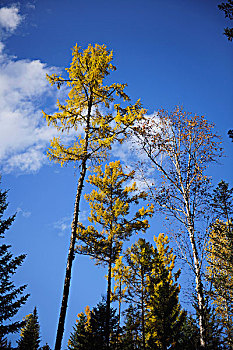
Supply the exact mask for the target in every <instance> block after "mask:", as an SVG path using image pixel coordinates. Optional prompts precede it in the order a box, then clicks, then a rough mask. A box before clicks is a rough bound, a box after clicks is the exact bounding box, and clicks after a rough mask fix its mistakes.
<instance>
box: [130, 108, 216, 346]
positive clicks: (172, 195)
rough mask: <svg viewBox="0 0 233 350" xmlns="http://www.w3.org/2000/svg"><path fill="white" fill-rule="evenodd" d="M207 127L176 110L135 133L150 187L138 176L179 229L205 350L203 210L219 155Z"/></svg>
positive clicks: (201, 120)
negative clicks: (150, 177)
mask: <svg viewBox="0 0 233 350" xmlns="http://www.w3.org/2000/svg"><path fill="white" fill-rule="evenodd" d="M213 127H214V126H213V124H211V123H209V122H208V121H207V120H206V119H205V118H204V117H203V116H198V115H196V114H195V115H193V114H192V113H186V112H185V111H184V110H183V108H180V107H177V108H175V109H174V111H172V112H171V113H169V112H168V111H165V110H163V109H162V110H159V111H158V113H157V114H156V115H155V116H154V117H153V118H147V119H146V120H145V121H144V122H143V123H141V124H140V125H139V126H138V128H137V129H135V135H136V136H137V143H139V145H140V148H141V150H142V152H143V154H144V155H146V158H147V160H148V163H146V166H147V167H148V166H149V167H150V168H151V169H152V173H153V171H154V178H153V179H154V180H153V181H152V182H153V184H152V185H151V184H150V183H149V182H148V181H147V176H146V173H145V172H143V171H142V176H143V177H144V179H145V181H146V182H147V184H148V188H149V192H150V195H151V198H153V200H154V202H155V203H156V204H157V207H158V208H159V209H161V211H162V212H163V213H165V214H166V219H168V220H169V219H172V220H173V222H172V223H173V225H174V223H175V221H174V219H175V220H177V221H176V222H177V223H178V224H179V225H180V231H179V234H177V235H176V241H177V244H178V246H179V248H180V251H181V255H182V257H183V259H185V260H186V261H187V262H188V264H189V266H190V268H191V269H192V271H193V273H194V276H195V282H196V295H197V300H198V315H199V327H200V343H201V346H202V348H205V300H204V293H203V279H202V266H203V257H204V250H205V243H206V241H205V240H206V233H205V229H204V228H203V227H204V225H203V222H204V219H205V218H206V217H207V215H208V213H207V212H208V210H209V208H208V206H207V204H208V200H207V199H208V192H209V186H210V179H209V178H208V177H207V175H206V169H207V167H208V165H210V164H211V163H213V162H215V161H217V159H218V157H219V156H220V155H221V147H220V142H219V139H218V137H217V136H216V135H215V134H214V132H213ZM141 169H142V165H140V170H141ZM158 174H160V175H161V177H160V179H161V182H159V176H157V175H158ZM155 184H156V185H155ZM200 223H201V225H200Z"/></svg>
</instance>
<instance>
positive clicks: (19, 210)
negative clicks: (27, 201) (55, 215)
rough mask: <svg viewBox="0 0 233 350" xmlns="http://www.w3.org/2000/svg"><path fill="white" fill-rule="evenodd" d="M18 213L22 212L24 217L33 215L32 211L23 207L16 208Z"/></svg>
mask: <svg viewBox="0 0 233 350" xmlns="http://www.w3.org/2000/svg"><path fill="white" fill-rule="evenodd" d="M16 212H17V213H20V214H21V215H22V216H23V217H24V218H26V219H27V218H29V217H30V216H31V212H30V211H28V210H24V209H22V208H17V210H16Z"/></svg>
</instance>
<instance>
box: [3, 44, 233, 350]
mask: <svg viewBox="0 0 233 350" xmlns="http://www.w3.org/2000/svg"><path fill="white" fill-rule="evenodd" d="M72 53H73V58H72V62H71V65H70V67H69V68H67V73H68V74H67V76H66V77H61V76H58V75H56V74H53V75H51V76H48V80H49V81H50V83H51V84H52V85H56V86H57V88H58V89H60V88H62V87H63V86H67V87H68V89H69V94H68V97H67V99H66V100H65V102H59V101H58V103H57V106H58V112H57V113H54V114H53V115H48V114H46V113H45V112H43V113H44V117H45V118H46V120H47V122H48V125H51V126H53V127H55V128H56V129H57V131H58V133H59V134H60V136H59V137H57V138H54V139H53V140H51V146H50V148H49V150H48V156H49V158H50V159H51V160H53V161H55V162H57V163H60V164H61V166H63V165H64V164H68V163H73V164H74V166H75V168H77V169H78V170H79V174H80V175H79V178H78V183H77V190H76V196H75V205H74V213H73V221H72V225H71V237H70V247H69V252H68V256H67V264H66V272H65V281H64V287H63V296H62V302H61V309H60V316H59V320H58V328H57V335H56V343H55V347H54V349H55V350H59V349H61V346H62V338H63V333H64V329H65V318H66V313H67V306H68V297H69V290H70V282H71V272H72V264H73V261H74V258H75V256H77V255H78V254H83V255H87V256H90V257H91V258H92V259H93V260H94V261H95V263H96V265H103V266H105V267H106V269H107V290H106V298H103V299H102V301H100V303H99V304H98V305H97V306H96V307H94V308H93V310H90V308H89V307H87V308H86V309H85V311H84V312H81V313H80V314H79V315H78V318H77V321H76V324H75V326H74V328H73V331H72V333H71V335H70V339H69V343H68V345H67V346H68V349H69V350H71V349H74V350H75V349H77V350H78V349H128V350H131V349H132V350H133V349H142V350H146V349H162V350H165V349H167V350H168V349H184V350H185V349H186V348H187V349H188V348H189V349H206V350H207V349H233V325H232V321H233V314H232V310H233V309H232V302H233V295H232V278H233V270H232V259H233V249H232V244H233V237H232V232H233V231H232V220H231V216H232V196H233V190H232V189H230V188H229V185H228V184H227V183H225V182H224V181H221V182H220V183H219V184H218V186H217V187H216V189H215V190H213V189H212V185H211V179H210V177H209V176H207V169H208V167H209V165H210V164H213V163H214V162H217V160H218V158H219V157H221V155H222V148H221V141H220V139H219V137H218V136H217V135H216V134H215V132H214V125H213V124H211V123H209V122H208V121H207V120H206V119H205V117H204V116H198V115H196V114H193V113H188V112H186V111H184V109H183V108H182V107H179V106H177V107H175V108H174V110H172V111H166V110H164V109H161V110H159V111H158V112H157V113H156V114H155V115H154V116H153V117H148V116H147V115H146V110H145V109H144V108H143V107H142V105H141V103H140V101H139V100H138V101H137V102H136V103H135V104H131V103H130V98H129V96H128V95H127V94H126V93H125V88H126V84H121V83H118V82H117V83H112V84H108V85H105V84H107V83H106V77H108V76H109V75H110V73H111V72H112V71H114V70H116V67H115V66H114V65H113V64H112V59H113V54H112V52H110V51H108V50H107V48H106V46H105V45H102V46H101V45H98V44H96V45H95V46H92V45H89V46H88V48H87V49H85V50H82V49H81V48H80V47H78V46H77V45H76V46H75V47H74V48H73V51H72ZM109 80H110V79H109V77H108V79H107V81H108V82H109ZM70 130H74V131H75V132H76V136H75V138H74V139H73V141H72V142H70V143H68V144H65V143H64V142H63V135H66V133H69V131H70ZM125 141H130V142H131V144H132V145H133V147H135V148H136V152H137V153H138V154H140V155H141V157H140V156H139V157H138V159H139V160H138V161H135V163H134V171H127V168H126V167H125V165H124V164H122V163H121V161H120V160H114V155H113V154H112V153H111V149H112V145H113V144H116V143H118V144H122V143H123V142H125ZM110 159H113V161H109V160H110ZM140 159H142V160H140ZM87 173H90V175H89V178H88V179H87ZM85 181H87V182H88V183H89V184H90V185H91V186H92V187H93V190H92V191H91V193H89V194H87V193H86V194H83V188H84V183H85ZM139 182H140V184H143V188H144V190H141V189H140V186H138V185H137V184H139ZM1 193H2V197H1V198H0V205H1V207H0V208H1V212H0V214H1V216H0V219H1V221H0V222H1V226H0V229H1V231H0V233H1V235H2V236H4V232H5V230H7V229H8V228H9V226H10V224H11V223H12V222H13V220H14V216H13V217H10V218H9V219H7V220H3V219H2V215H3V213H4V211H5V209H6V205H7V204H6V192H4V191H3V192H1ZM83 196H84V198H85V199H86V200H87V202H88V203H89V206H90V215H89V218H88V219H89V222H90V225H89V226H87V227H85V226H84V225H83V224H82V223H81V222H80V221H79V213H80V201H81V198H82V197H83ZM156 212H161V213H162V214H164V216H165V220H166V221H167V223H168V224H169V225H168V226H169V230H168V233H167V235H164V234H159V235H158V237H155V238H154V243H153V244H151V242H148V241H147V240H146V239H142V238H139V239H138V240H137V241H136V242H135V243H133V244H132V245H131V247H128V248H127V244H125V242H127V241H129V240H130V238H131V237H132V236H135V234H138V233H141V232H146V231H147V230H148V228H149V227H150V222H151V221H152V220H155V218H153V215H154V213H156ZM171 240H172V241H173V242H175V243H176V247H177V248H176V250H177V257H176V255H175V254H174V252H173V249H172V248H171V243H170V241H171ZM2 247H3V248H1V251H0V254H1V260H0V268H1V269H2V273H1V283H2V286H1V293H0V294H1V301H0V322H1V323H0V339H1V342H2V344H3V345H2V346H5V348H10V347H11V345H9V344H8V342H7V340H6V336H7V334H9V333H11V332H15V331H18V330H19V329H20V328H21V337H20V339H19V341H18V348H19V349H38V348H39V343H40V341H39V323H38V317H37V311H36V309H35V310H34V312H33V313H32V314H30V315H29V316H28V317H26V318H25V319H24V320H23V321H22V322H16V323H13V324H11V323H7V321H9V322H10V319H11V317H12V316H13V315H15V314H16V313H17V311H18V309H19V308H20V307H21V305H23V304H24V303H25V302H26V300H27V298H28V295H23V292H24V289H25V286H22V287H20V288H19V289H17V288H16V287H15V286H14V285H13V284H12V282H11V281H10V278H11V276H12V275H13V274H14V273H15V271H16V269H17V267H18V266H20V265H21V264H22V262H23V260H24V258H25V256H24V255H22V256H20V257H18V258H13V257H12V255H11V254H10V253H9V252H8V249H9V248H10V247H9V246H4V245H3V246H2ZM178 258H180V259H182V260H183V261H185V262H186V265H187V267H186V269H185V271H186V273H187V271H188V272H189V273H190V274H191V275H192V279H193V284H194V285H193V288H192V290H191V291H190V295H189V301H190V305H192V306H193V308H194V310H195V313H193V314H192V315H191V314H190V313H188V312H187V311H186V310H184V309H183V308H182V306H181V304H180V301H179V292H180V288H181V287H180V285H179V284H178V278H179V275H180V273H181V271H180V270H179V269H177V268H176V265H175V263H176V260H177V259H178ZM4 276H5V277H4ZM4 283H5V285H4ZM80 292H81V291H80ZM113 302H114V305H116V304H117V305H118V309H114V308H113V307H112V305H113V304H112V303H113ZM30 337H31V339H34V338H35V339H34V340H33V341H32V342H31V343H30V344H31V345H28V344H29V343H28V341H29V340H30ZM28 339H29V340H28ZM4 344H5V345H4ZM25 344H26V345H25ZM43 348H44V349H48V348H49V347H48V345H45V346H44V347H43Z"/></svg>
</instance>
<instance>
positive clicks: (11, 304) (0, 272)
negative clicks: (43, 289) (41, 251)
mask: <svg viewBox="0 0 233 350" xmlns="http://www.w3.org/2000/svg"><path fill="white" fill-rule="evenodd" d="M6 199H7V191H1V190H0V238H5V232H6V231H7V230H8V229H9V228H10V226H11V224H12V223H13V221H14V220H15V215H12V216H10V217H8V218H7V219H3V215H4V212H5V210H6V209H7V206H8V204H7V202H6ZM10 247H11V246H10V245H6V244H2V245H1V246H0V343H1V342H2V343H4V339H5V337H6V336H7V335H8V334H9V333H15V332H17V331H18V330H19V329H20V328H21V327H22V325H23V323H22V322H20V321H11V319H12V317H14V316H15V315H16V314H17V312H18V311H19V309H20V307H21V306H22V305H23V304H25V302H26V300H27V299H28V297H29V294H26V295H23V292H24V290H25V288H26V285H23V286H21V287H18V288H17V287H15V285H14V283H13V282H12V280H11V278H12V276H13V275H14V274H15V273H16V270H17V268H18V267H19V266H20V265H21V264H22V263H23V261H24V259H25V255H24V254H22V255H19V256H17V257H13V255H12V254H11V253H10V251H9V249H10ZM2 346H3V345H2Z"/></svg>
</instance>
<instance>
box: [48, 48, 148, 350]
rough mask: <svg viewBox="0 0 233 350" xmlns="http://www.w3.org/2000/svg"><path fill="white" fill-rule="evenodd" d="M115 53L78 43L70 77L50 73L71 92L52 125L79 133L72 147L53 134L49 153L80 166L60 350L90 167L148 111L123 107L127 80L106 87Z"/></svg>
mask: <svg viewBox="0 0 233 350" xmlns="http://www.w3.org/2000/svg"><path fill="white" fill-rule="evenodd" d="M112 57H113V54H112V52H110V51H108V50H107V48H106V46H105V45H102V46H101V45H98V44H96V45H95V46H92V45H89V46H88V48H87V49H86V50H83V51H81V48H80V47H78V46H77V45H76V46H75V47H74V48H73V59H72V62H71V65H70V67H69V68H68V69H67V72H68V75H69V76H68V78H63V77H59V76H57V75H56V74H53V75H51V76H48V80H49V81H50V83H51V84H52V85H54V84H55V85H56V86H57V88H58V89H59V88H60V87H61V85H65V84H66V85H67V86H68V88H69V89H70V92H69V95H68V99H67V100H66V101H65V103H63V104H61V103H60V102H58V109H59V111H58V112H57V113H55V114H53V115H48V114H46V113H44V116H45V117H46V120H47V121H48V124H49V125H50V124H51V125H53V126H54V127H55V128H56V129H57V130H58V131H59V132H61V133H64V132H66V133H69V131H70V130H73V131H74V132H76V137H75V138H74V142H73V143H72V144H69V145H65V144H64V143H63V142H62V140H61V138H54V139H53V140H52V141H51V147H50V149H49V151H48V156H49V158H50V159H52V160H54V161H55V162H58V163H60V164H61V165H64V164H67V163H70V162H71V163H72V162H74V164H75V167H77V168H79V169H80V176H79V181H78V186H77V192H76V198H75V206H74V213H73V221H72V229H71V238H70V247H69V252H68V257H67V265H66V275H65V281H64V289H63V298H62V304H61V310H60V317H59V323H58V329H57V336H56V344H55V350H60V349H61V343H62V338H63V333H64V324H65V316H66V309H67V302H68V295H69V289H70V280H71V270H72V264H73V260H74V247H75V241H76V230H77V226H78V217H79V211H80V200H81V194H82V189H83V186H84V179H85V176H86V172H87V167H88V165H89V163H90V161H91V162H92V164H93V162H95V161H101V160H103V159H105V156H106V152H107V150H109V149H111V145H112V143H113V142H114V141H119V142H123V140H124V138H125V137H126V135H127V129H128V128H129V127H130V126H132V125H133V124H134V122H135V121H137V120H139V119H141V117H142V114H143V113H144V112H145V110H144V109H142V108H141V104H140V102H139V101H137V102H136V103H135V104H134V105H130V104H126V103H125V104H124V108H122V107H121V105H120V103H119V102H120V101H122V100H123V101H125V102H126V101H127V102H128V101H129V100H130V99H129V97H128V96H127V95H126V93H125V92H124V89H125V87H126V84H120V83H113V84H110V85H105V78H106V77H107V76H108V75H109V74H110V73H111V72H112V71H114V70H116V67H115V66H114V65H113V64H112V63H111V62H112ZM113 109H114V111H113Z"/></svg>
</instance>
